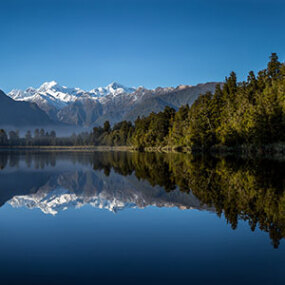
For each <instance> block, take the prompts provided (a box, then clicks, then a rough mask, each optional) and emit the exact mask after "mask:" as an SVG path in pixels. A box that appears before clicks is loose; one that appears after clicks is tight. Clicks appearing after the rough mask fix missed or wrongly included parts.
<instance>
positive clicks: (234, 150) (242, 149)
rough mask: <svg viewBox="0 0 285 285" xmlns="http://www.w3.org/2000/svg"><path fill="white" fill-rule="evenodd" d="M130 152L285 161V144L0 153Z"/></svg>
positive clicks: (40, 148) (5, 148)
mask: <svg viewBox="0 0 285 285" xmlns="http://www.w3.org/2000/svg"><path fill="white" fill-rule="evenodd" d="M21 150H27V151H64V152H66V151H70V152H72V151H74V152H94V151H129V152H159V153H188V154H189V153H191V154H194V155H196V154H197V155H211V156H217V155H219V156H239V157H249V158H251V157H252V158H267V157H268V158H277V159H285V143H275V144H268V145H261V146H257V145H240V146H235V147H228V146H224V145H216V146H212V147H211V148H210V149H207V150H205V149H202V148H190V147H179V146H159V147H144V148H137V147H134V146H0V151H21Z"/></svg>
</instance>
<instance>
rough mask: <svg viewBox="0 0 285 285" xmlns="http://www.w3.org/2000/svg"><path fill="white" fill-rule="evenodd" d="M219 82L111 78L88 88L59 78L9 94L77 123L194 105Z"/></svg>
mask: <svg viewBox="0 0 285 285" xmlns="http://www.w3.org/2000/svg"><path fill="white" fill-rule="evenodd" d="M217 84H218V82H207V83H201V84H197V85H195V86H191V85H179V86H177V87H157V88H155V89H147V88H145V87H142V86H140V87H138V88H135V87H126V86H124V85H122V84H120V83H118V82H112V83H111V84H109V85H107V86H105V87H98V88H93V89H91V90H89V91H86V90H83V89H80V88H78V87H76V88H69V87H66V86H61V85H59V84H58V83H57V82H56V81H50V82H45V83H43V84H42V85H41V86H40V87H39V88H37V89H35V88H33V87H29V88H27V89H26V90H20V89H13V90H12V91H10V92H9V93H8V96H9V97H11V98H12V99H14V100H16V101H25V102H31V103H35V104H37V106H38V107H39V108H40V109H41V110H43V111H44V112H45V113H46V114H47V115H48V117H49V118H50V119H51V120H53V121H56V122H59V123H64V124H67V125H75V126H87V127H88V126H95V125H102V124H103V123H104V121H106V120H109V121H110V123H111V124H115V123H117V122H119V121H122V120H129V121H134V120H135V119H136V118H137V117H138V116H147V115H149V114H150V113H151V112H159V111H162V110H163V109H164V108H165V107H166V106H170V107H172V108H174V109H178V108H179V107H180V106H181V105H185V104H188V105H191V104H192V103H193V102H194V101H195V100H196V99H197V98H198V96H199V95H200V94H203V93H205V92H208V91H210V92H214V90H215V87H216V85H217Z"/></svg>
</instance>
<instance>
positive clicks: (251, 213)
mask: <svg viewBox="0 0 285 285" xmlns="http://www.w3.org/2000/svg"><path fill="white" fill-rule="evenodd" d="M284 169H285V168H284V162H277V161H270V160H259V161H256V160H255V161H254V160H249V161H244V160H241V159H240V160H237V159H232V160H230V159H218V158H209V157H207V158H201V157H200V158H199V157H193V156H191V155H186V154H159V153H130V152H94V153H84V152H64V153H58V152H31V151H27V152H20V151H19V152H16V151H15V152H1V154H0V170H1V171H0V187H1V188H0V205H1V206H2V205H4V204H5V203H6V202H8V203H9V204H10V205H12V206H13V207H28V208H31V209H32V208H39V209H41V211H42V212H44V213H46V214H52V215H55V214H57V213H58V212H60V211H62V210H66V209H68V208H80V207H82V206H84V205H86V204H89V205H91V206H93V207H97V208H105V209H108V210H110V211H113V212H117V211H118V210H123V209H125V208H130V207H138V208H145V207H147V206H155V207H178V208H180V209H192V208H194V209H200V210H208V211H213V212H216V213H217V215H219V216H221V215H224V216H225V218H226V220H227V222H228V223H230V224H231V227H232V229H236V228H237V226H238V221H239V220H240V219H241V220H244V221H247V222H248V225H249V226H250V228H251V230H252V231H254V230H255V228H256V227H259V228H260V229H261V230H262V231H265V232H268V233H269V236H270V238H271V240H272V243H273V245H274V247H278V245H279V243H280V240H281V239H282V238H283V237H284V236H285V191H284V190H285V186H284Z"/></svg>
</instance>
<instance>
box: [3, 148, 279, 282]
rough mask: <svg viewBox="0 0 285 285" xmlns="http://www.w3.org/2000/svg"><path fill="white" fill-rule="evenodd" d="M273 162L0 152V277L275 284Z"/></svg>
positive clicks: (17, 279)
mask: <svg viewBox="0 0 285 285" xmlns="http://www.w3.org/2000/svg"><path fill="white" fill-rule="evenodd" d="M284 171H285V167H284V163H281V162H272V161H242V160H239V161H237V160H224V159H209V158H205V159H199V158H193V157H191V156H189V155H185V154H171V155H165V154H164V155H163V154H150V153H149V154H139V153H114V152H105V153H100V152H95V153H82V152H81V153H80V152H79V153H48V152H42V153H33V152H26V153H25V152H13V153H8V152H3V153H0V206H1V208H0V229H1V234H0V253H1V254H0V276H1V284H284V282H285V281H284V268H285V244H284V237H285V186H284V185H285V183H284Z"/></svg>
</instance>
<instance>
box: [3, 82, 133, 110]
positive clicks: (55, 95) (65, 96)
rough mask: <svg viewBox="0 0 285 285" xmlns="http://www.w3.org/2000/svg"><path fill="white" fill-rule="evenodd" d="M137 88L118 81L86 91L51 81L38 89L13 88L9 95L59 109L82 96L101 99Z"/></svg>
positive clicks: (15, 98) (127, 92)
mask: <svg viewBox="0 0 285 285" xmlns="http://www.w3.org/2000/svg"><path fill="white" fill-rule="evenodd" d="M135 90H136V89H135V88H129V87H125V86H123V85H121V84H119V83H117V82H113V83H111V84H109V85H107V86H106V87H99V88H94V89H92V90H90V91H85V90H82V89H80V88H69V87H66V86H61V85H59V84H58V83H57V82H56V81H50V82H45V83H43V84H42V85H41V86H40V87H39V88H38V89H35V88H33V87H29V88H27V89H26V90H24V91H23V90H18V89H13V90H12V91H11V92H9V93H8V95H9V96H10V97H11V98H12V99H14V100H16V101H30V102H34V103H37V104H38V105H39V107H42V108H43V106H44V105H50V106H52V107H55V108H56V109H58V110H59V109H62V108H64V107H65V106H67V105H68V104H71V103H73V102H75V101H76V100H78V99H80V98H84V99H86V98H87V99H93V100H95V101H101V100H100V98H102V97H105V96H108V95H111V96H117V95H120V94H122V93H126V94H130V93H132V92H134V91H135Z"/></svg>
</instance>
